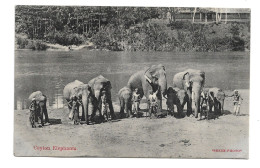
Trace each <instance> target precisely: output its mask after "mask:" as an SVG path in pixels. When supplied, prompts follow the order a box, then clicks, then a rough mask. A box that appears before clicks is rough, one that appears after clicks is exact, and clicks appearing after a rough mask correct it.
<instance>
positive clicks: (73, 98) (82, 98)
mask: <svg viewBox="0 0 260 168" xmlns="http://www.w3.org/2000/svg"><path fill="white" fill-rule="evenodd" d="M63 96H64V98H65V99H66V100H67V102H68V108H69V119H71V120H74V124H78V123H79V106H80V105H81V107H82V117H81V120H82V121H86V123H87V124H89V120H88V105H89V103H90V101H89V100H90V98H91V97H94V95H93V93H92V91H91V88H90V87H89V85H88V84H84V83H83V82H80V81H78V80H75V81H73V82H71V83H68V84H67V85H66V86H65V87H64V89H63Z"/></svg>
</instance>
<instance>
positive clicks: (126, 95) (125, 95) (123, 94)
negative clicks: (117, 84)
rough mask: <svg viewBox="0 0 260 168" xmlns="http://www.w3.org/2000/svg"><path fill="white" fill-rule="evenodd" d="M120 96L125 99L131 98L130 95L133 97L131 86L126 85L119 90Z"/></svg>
mask: <svg viewBox="0 0 260 168" xmlns="http://www.w3.org/2000/svg"><path fill="white" fill-rule="evenodd" d="M118 96H119V98H124V99H126V98H130V97H132V91H131V89H130V88H128V87H126V86H125V87H123V88H122V89H120V90H119V92H118Z"/></svg>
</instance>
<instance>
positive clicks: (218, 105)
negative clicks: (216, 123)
mask: <svg viewBox="0 0 260 168" xmlns="http://www.w3.org/2000/svg"><path fill="white" fill-rule="evenodd" d="M224 102H225V93H224V91H223V90H222V89H220V88H217V87H214V88H209V90H208V105H209V112H212V107H214V114H215V115H222V114H223V112H224Z"/></svg>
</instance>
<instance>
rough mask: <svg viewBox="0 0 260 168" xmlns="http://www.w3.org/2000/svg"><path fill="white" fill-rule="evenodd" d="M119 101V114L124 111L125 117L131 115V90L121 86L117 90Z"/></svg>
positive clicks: (122, 113)
mask: <svg viewBox="0 0 260 168" xmlns="http://www.w3.org/2000/svg"><path fill="white" fill-rule="evenodd" d="M118 97H119V102H120V115H121V116H122V115H124V113H126V115H127V116H126V117H132V102H131V100H132V91H131V89H130V88H128V87H126V86H125V87H123V88H122V89H120V90H119V92H118Z"/></svg>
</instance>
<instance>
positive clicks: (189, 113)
mask: <svg viewBox="0 0 260 168" xmlns="http://www.w3.org/2000/svg"><path fill="white" fill-rule="evenodd" d="M191 114H192V101H191V100H189V101H188V102H187V116H188V117H189V116H190V115H191Z"/></svg>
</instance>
